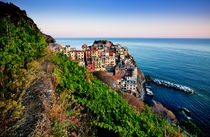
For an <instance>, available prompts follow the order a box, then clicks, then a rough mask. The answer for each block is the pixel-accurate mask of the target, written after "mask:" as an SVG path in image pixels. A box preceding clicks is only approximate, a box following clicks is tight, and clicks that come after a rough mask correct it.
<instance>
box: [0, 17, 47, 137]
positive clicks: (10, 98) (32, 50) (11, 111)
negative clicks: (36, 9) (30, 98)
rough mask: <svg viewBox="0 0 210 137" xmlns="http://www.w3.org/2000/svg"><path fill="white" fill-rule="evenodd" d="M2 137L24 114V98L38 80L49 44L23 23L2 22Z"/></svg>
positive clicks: (0, 91) (0, 92)
mask: <svg viewBox="0 0 210 137" xmlns="http://www.w3.org/2000/svg"><path fill="white" fill-rule="evenodd" d="M0 35H1V36H0V59H1V60H0V117H1V122H0V136H2V135H4V134H5V129H7V127H9V126H11V125H12V124H13V123H14V122H15V121H16V120H17V119H18V118H20V116H21V115H22V113H23V110H24V107H23V106H22V96H23V95H24V94H25V91H26V89H27V88H28V87H29V86H30V84H31V82H32V81H33V80H34V79H35V78H37V74H38V73H39V69H40V66H41V65H40V63H39V62H38V61H36V59H38V58H39V57H41V56H42V53H43V51H44V48H45V47H46V42H45V39H44V38H43V36H42V35H41V34H40V32H39V31H38V30H36V29H33V28H32V27H31V25H30V23H28V22H26V21H24V20H22V21H19V22H16V25H15V24H13V23H11V22H10V17H5V18H0Z"/></svg>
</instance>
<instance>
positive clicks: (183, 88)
mask: <svg viewBox="0 0 210 137" xmlns="http://www.w3.org/2000/svg"><path fill="white" fill-rule="evenodd" d="M151 82H153V83H155V84H157V85H160V86H164V87H167V88H173V89H176V90H180V91H182V92H185V93H189V94H195V91H194V90H193V89H191V88H189V87H187V86H183V85H179V84H174V83H171V82H169V81H165V80H159V79H151Z"/></svg>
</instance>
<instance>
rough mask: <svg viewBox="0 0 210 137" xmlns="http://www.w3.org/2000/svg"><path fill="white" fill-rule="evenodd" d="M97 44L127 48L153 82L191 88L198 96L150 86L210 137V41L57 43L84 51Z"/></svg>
mask: <svg viewBox="0 0 210 137" xmlns="http://www.w3.org/2000/svg"><path fill="white" fill-rule="evenodd" d="M95 40H108V41H112V42H113V43H114V44H121V45H122V46H127V47H128V51H129V53H130V54H132V56H133V57H134V60H135V61H136V63H137V65H138V66H139V68H140V69H141V70H142V71H143V73H144V74H145V75H150V76H151V77H152V78H153V79H159V80H164V81H168V82H171V83H174V84H179V85H182V86H187V87H189V88H191V89H193V90H194V91H195V92H196V94H193V95H191V94H187V93H184V92H181V91H179V90H176V89H171V88H167V87H163V86H158V85H156V84H153V83H148V84H149V85H150V86H151V90H152V91H153V93H154V96H153V97H152V100H155V101H156V102H158V103H161V104H162V105H163V106H164V107H166V108H168V109H169V110H171V111H172V112H174V113H175V114H178V112H179V108H180V107H185V108H187V109H188V110H189V111H190V113H191V118H192V121H193V122H194V123H195V124H196V125H198V127H200V129H201V130H202V131H203V132H204V133H205V134H206V135H207V136H208V135H210V131H209V130H210V39H184V38H182V39H180V38H56V42H57V43H60V44H63V45H71V47H75V48H77V49H81V46H82V45H83V44H87V45H92V44H93V42H94V41H95Z"/></svg>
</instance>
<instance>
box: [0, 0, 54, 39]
mask: <svg viewBox="0 0 210 137" xmlns="http://www.w3.org/2000/svg"><path fill="white" fill-rule="evenodd" d="M8 16H9V17H10V20H11V22H12V23H14V24H15V25H17V23H18V22H19V21H20V20H24V21H27V22H29V23H30V25H31V27H32V28H34V29H37V30H39V28H38V27H37V25H36V24H35V23H34V21H33V20H32V19H31V18H29V17H28V16H27V14H26V11H25V10H21V9H20V8H19V7H17V6H15V5H14V4H12V3H4V2H1V1H0V19H1V18H4V17H8ZM39 31H40V30H39ZM40 32H41V31H40ZM41 33H42V32H41ZM42 34H43V36H44V37H45V38H46V42H47V43H54V42H55V39H54V38H53V37H51V36H49V35H46V34H44V33H42Z"/></svg>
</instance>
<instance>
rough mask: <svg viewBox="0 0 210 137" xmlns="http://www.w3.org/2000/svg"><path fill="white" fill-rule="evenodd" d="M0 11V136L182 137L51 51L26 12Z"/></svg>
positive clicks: (5, 8) (10, 8)
mask: <svg viewBox="0 0 210 137" xmlns="http://www.w3.org/2000/svg"><path fill="white" fill-rule="evenodd" d="M0 5H1V7H0V9H1V20H0V25H1V37H0V45H1V47H0V52H1V54H0V59H1V60H0V67H1V71H0V74H1V75H0V77H1V78H0V95H1V96H0V109H1V111H0V118H1V121H0V136H82V137H83V136H141V137H142V136H171V137H178V136H180V137H182V136H183V135H182V134H181V133H179V128H178V127H177V126H176V125H175V124H173V123H172V124H171V123H169V122H168V121H167V120H164V119H163V118H161V117H160V116H158V115H156V114H154V113H152V111H151V109H150V108H149V107H148V106H144V104H143V102H139V101H138V100H137V99H136V98H134V97H133V96H131V95H126V94H125V95H124V94H123V92H119V91H118V92H116V91H115V90H113V89H112V88H111V87H109V86H108V85H107V84H105V83H103V82H102V81H100V80H99V79H97V78H96V77H95V76H93V74H92V73H91V72H88V71H87V69H86V68H85V67H82V66H79V65H78V63H77V62H73V61H72V60H70V59H69V58H68V57H67V56H66V55H64V54H62V53H54V52H51V51H49V50H48V49H47V48H46V46H47V42H46V37H45V36H44V35H43V33H41V32H40V31H39V30H38V29H37V27H36V25H35V24H34V22H33V20H31V19H30V18H28V17H27V15H26V13H25V11H21V10H20V9H19V8H18V7H16V6H15V5H13V4H6V5H5V3H2V2H1V3H0ZM2 6H3V7H2ZM2 15H3V16H2ZM8 15H10V17H8ZM13 16H17V19H16V18H15V17H14V18H13Z"/></svg>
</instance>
